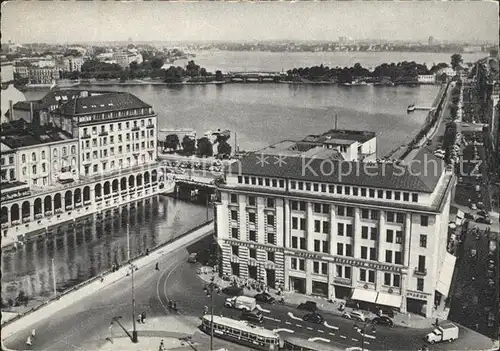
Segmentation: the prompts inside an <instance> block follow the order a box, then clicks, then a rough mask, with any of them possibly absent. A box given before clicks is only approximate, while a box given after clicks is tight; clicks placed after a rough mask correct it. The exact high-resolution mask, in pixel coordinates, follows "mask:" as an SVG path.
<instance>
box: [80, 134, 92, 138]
mask: <svg viewBox="0 0 500 351" xmlns="http://www.w3.org/2000/svg"><path fill="white" fill-rule="evenodd" d="M90 138H91V135H90V134H83V135H82V137H81V138H80V139H90Z"/></svg>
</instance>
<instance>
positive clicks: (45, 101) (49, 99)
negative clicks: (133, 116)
mask: <svg viewBox="0 0 500 351" xmlns="http://www.w3.org/2000/svg"><path fill="white" fill-rule="evenodd" d="M110 93H113V92H110V91H92V90H78V89H53V90H51V91H49V92H48V93H47V94H46V95H45V96H44V97H43V98H41V99H40V100H31V101H22V102H18V103H16V104H14V108H15V109H16V110H26V111H29V110H30V103H33V109H34V110H35V111H37V110H42V109H48V108H49V106H54V105H56V106H57V105H60V104H64V103H66V102H68V101H71V100H73V99H75V98H77V97H80V96H89V95H102V94H110Z"/></svg>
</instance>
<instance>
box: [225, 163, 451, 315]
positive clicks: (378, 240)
mask: <svg viewBox="0 0 500 351" xmlns="http://www.w3.org/2000/svg"><path fill="white" fill-rule="evenodd" d="M422 157H427V156H423V155H422ZM429 157H430V158H432V159H435V158H434V157H433V156H432V155H430V156H429ZM436 160H437V159H436ZM363 164H364V165H366V166H368V164H366V163H360V162H342V161H331V160H320V159H304V158H300V157H295V158H292V157H289V158H286V159H284V160H283V159H282V160H281V161H280V159H278V158H277V157H276V156H275V155H269V156H267V155H265V154H260V155H259V154H250V155H249V156H247V157H245V158H243V159H242V160H240V162H239V163H237V164H234V165H233V167H232V169H231V173H229V174H228V175H227V176H226V181H225V183H224V184H220V185H219V191H220V202H219V203H218V204H217V205H216V206H217V207H216V213H217V216H216V233H217V238H218V242H219V245H220V246H221V248H222V256H223V257H222V261H223V268H222V271H223V273H224V274H229V275H235V276H238V277H241V278H243V279H254V280H260V281H261V282H263V283H265V284H266V285H268V286H271V287H277V286H278V285H282V286H283V287H284V289H285V290H291V291H297V292H300V293H304V294H310V295H318V296H324V297H330V298H332V297H333V298H334V297H336V296H337V297H340V298H351V299H352V300H356V301H359V302H361V303H367V304H377V305H384V306H389V307H392V308H396V309H399V310H401V311H415V312H418V313H420V312H422V311H423V312H424V313H425V315H426V316H430V315H431V314H432V308H433V306H434V304H435V303H437V302H438V300H440V299H441V298H443V297H445V296H447V295H448V290H449V284H450V281H451V275H452V274H453V267H454V260H453V256H451V255H450V254H448V253H447V251H446V244H447V234H446V233H447V225H448V218H449V206H450V197H451V196H450V194H451V188H452V187H453V184H454V178H453V174H452V173H448V172H446V171H445V170H443V169H442V168H440V169H439V171H438V173H437V174H434V175H433V176H431V177H425V179H424V178H421V177H418V176H414V175H412V174H410V172H404V171H409V169H407V168H406V166H398V165H393V164H371V165H370V167H371V168H370V171H369V172H368V171H366V170H362V171H359V172H354V173H355V174H354V173H353V174H351V173H352V172H351V173H349V172H347V171H348V169H356V167H359V165H363ZM328 167H330V168H328ZM346 167H347V168H348V169H346ZM397 167H399V168H397ZM400 168H401V169H402V170H403V172H402V174H400V173H401V172H400V171H401V169H400ZM304 169H305V170H306V172H303V171H304ZM328 169H329V170H330V173H329V174H328V175H325V172H328ZM397 169H399V172H400V173H398V171H397ZM308 172H309V173H308ZM377 172H378V173H377ZM450 256H451V257H450ZM443 267H447V268H446V269H445V268H443ZM450 267H451V268H450ZM450 269H451V274H450Z"/></svg>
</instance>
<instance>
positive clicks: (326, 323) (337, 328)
mask: <svg viewBox="0 0 500 351" xmlns="http://www.w3.org/2000/svg"><path fill="white" fill-rule="evenodd" d="M323 325H324V326H325V327H327V328H330V329H335V330H339V327H336V326H334V325H330V324H328V322H327V321H325V322H324V323H323Z"/></svg>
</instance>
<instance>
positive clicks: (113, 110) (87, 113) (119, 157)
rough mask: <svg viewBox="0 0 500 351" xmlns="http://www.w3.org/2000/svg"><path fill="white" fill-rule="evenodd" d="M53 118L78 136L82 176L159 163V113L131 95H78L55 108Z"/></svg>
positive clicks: (117, 93) (116, 93)
mask: <svg viewBox="0 0 500 351" xmlns="http://www.w3.org/2000/svg"><path fill="white" fill-rule="evenodd" d="M94 93H95V92H94ZM51 121H52V122H53V123H54V124H55V125H57V126H59V127H60V128H62V129H63V130H65V131H67V132H69V133H71V134H73V135H74V136H75V137H76V138H78V140H79V155H80V157H79V160H78V165H79V170H80V174H81V175H84V176H93V175H96V174H103V173H108V172H112V171H116V170H120V169H124V168H128V167H132V166H138V165H148V164H152V163H154V162H156V148H157V145H156V144H157V126H156V124H157V122H156V113H155V112H154V111H153V108H152V107H151V106H150V105H148V104H146V103H145V102H143V101H141V100H140V99H138V98H137V97H135V96H134V95H132V94H129V93H120V92H113V93H109V92H108V93H103V94H100V95H92V96H83V97H78V98H75V99H73V100H70V101H68V102H67V103H65V104H64V105H62V106H61V108H59V109H57V110H55V111H53V112H52V114H51Z"/></svg>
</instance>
